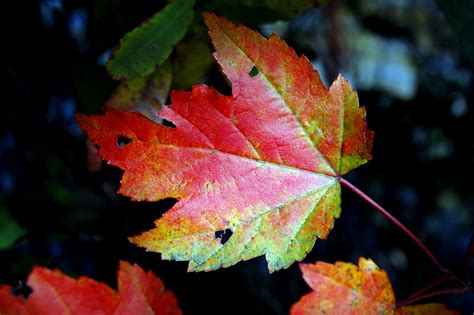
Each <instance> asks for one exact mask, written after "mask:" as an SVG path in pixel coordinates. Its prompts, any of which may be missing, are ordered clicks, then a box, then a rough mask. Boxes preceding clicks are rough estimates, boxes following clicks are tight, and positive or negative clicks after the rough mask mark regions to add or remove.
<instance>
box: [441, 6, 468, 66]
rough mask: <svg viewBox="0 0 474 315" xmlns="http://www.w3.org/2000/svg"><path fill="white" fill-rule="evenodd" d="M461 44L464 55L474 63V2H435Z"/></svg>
mask: <svg viewBox="0 0 474 315" xmlns="http://www.w3.org/2000/svg"><path fill="white" fill-rule="evenodd" d="M435 2H436V4H437V5H438V7H439V9H440V10H441V11H443V13H444V16H445V17H446V20H447V21H448V23H449V25H450V26H451V28H452V30H453V31H454V32H455V33H456V35H457V37H458V38H459V41H460V42H461V45H462V48H463V49H464V53H465V54H466V56H467V57H468V58H470V60H471V62H472V63H474V1H472V0H435Z"/></svg>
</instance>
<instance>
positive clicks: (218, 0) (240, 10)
mask: <svg viewBox="0 0 474 315" xmlns="http://www.w3.org/2000/svg"><path fill="white" fill-rule="evenodd" d="M327 2H329V0H206V1H204V7H205V8H206V9H207V10H209V11H212V12H214V13H218V14H221V15H224V16H225V17H227V18H229V19H230V20H232V21H234V22H239V23H245V24H259V23H266V22H272V21H276V20H289V19H292V18H294V17H295V16H297V15H298V14H300V13H301V12H302V11H303V10H305V9H307V8H310V7H314V6H318V5H324V4H326V3H327Z"/></svg>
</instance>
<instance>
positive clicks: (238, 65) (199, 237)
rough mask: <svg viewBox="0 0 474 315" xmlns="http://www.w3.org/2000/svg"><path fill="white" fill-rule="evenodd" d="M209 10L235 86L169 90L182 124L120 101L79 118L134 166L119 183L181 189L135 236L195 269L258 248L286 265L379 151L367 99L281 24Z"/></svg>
mask: <svg viewBox="0 0 474 315" xmlns="http://www.w3.org/2000/svg"><path fill="white" fill-rule="evenodd" d="M205 20H206V23H207V25H208V27H209V30H210V31H209V33H210V36H211V39H212V41H213V43H214V46H215V47H216V53H215V54H214V56H215V58H216V59H217V61H218V62H219V64H220V65H221V67H222V70H223V72H224V74H225V75H226V76H227V78H228V79H229V80H230V81H231V83H232V96H223V95H221V94H219V93H218V92H216V91H215V90H214V89H212V88H209V87H207V86H205V85H196V86H194V87H193V88H192V91H191V92H183V91H174V92H172V94H171V99H172V105H171V106H169V107H168V106H165V107H164V108H163V109H162V111H161V112H160V114H159V117H160V118H163V119H165V120H167V121H170V122H172V123H173V124H174V125H175V126H176V128H168V127H165V126H162V125H158V124H156V123H154V122H152V121H151V120H149V119H146V118H145V117H143V116H141V115H138V114H135V113H130V112H125V111H116V110H109V111H107V112H106V114H105V115H104V116H93V117H87V116H84V115H78V116H77V120H78V122H79V124H80V126H81V127H82V128H83V129H84V130H85V131H86V132H87V133H88V135H89V138H90V139H91V140H92V141H93V142H95V143H96V144H98V145H99V146H100V150H99V155H100V156H101V157H102V158H103V159H105V160H107V161H109V163H110V164H113V165H115V166H118V167H120V168H121V169H123V170H124V171H125V172H124V175H123V178H122V181H121V183H122V185H121V187H120V190H119V193H122V194H124V195H126V196H129V197H131V198H132V200H138V201H141V200H147V201H157V200H160V199H163V198H167V197H174V198H179V199H180V200H179V201H178V203H177V204H176V205H175V206H174V208H173V209H171V210H170V211H168V212H167V213H165V214H164V215H163V216H162V217H161V218H160V219H159V220H157V221H156V222H155V224H156V228H155V229H153V230H151V231H149V232H145V233H143V234H141V235H138V236H136V237H133V238H131V241H132V242H133V243H135V244H137V245H139V246H142V247H145V248H147V250H150V251H155V252H160V253H161V254H162V258H163V259H175V260H188V261H189V262H190V263H189V270H190V271H202V270H214V269H217V268H220V267H227V266H230V265H233V264H235V263H237V262H239V261H240V260H247V259H251V258H254V257H257V256H260V255H265V256H266V259H267V261H268V267H269V269H270V271H274V270H278V269H281V268H286V267H288V266H289V265H291V264H292V263H293V262H294V261H300V260H302V259H303V258H304V257H305V255H306V254H307V253H308V252H309V251H310V250H311V249H312V247H313V246H314V243H315V241H316V238H322V239H325V238H326V237H327V235H328V233H329V231H330V230H331V228H332V227H333V224H334V219H335V218H337V217H339V214H340V185H339V179H340V176H341V174H344V173H346V172H348V171H350V170H351V169H353V168H355V167H357V166H359V165H361V164H363V163H365V162H367V161H368V160H369V159H370V158H371V156H370V149H371V144H372V136H373V135H372V132H371V131H367V130H366V123H365V110H364V109H363V108H361V107H359V104H358V98H357V94H356V92H355V91H354V90H352V88H351V87H350V85H349V83H348V82H347V81H346V80H345V79H343V78H342V76H340V77H339V78H338V79H337V80H336V81H335V82H334V83H333V85H332V86H331V88H330V89H329V90H328V89H327V88H326V87H325V86H324V85H323V84H322V82H321V80H320V78H319V75H318V73H317V71H316V70H314V69H313V68H312V65H311V63H310V62H309V61H308V59H306V57H304V56H302V57H298V56H297V55H296V53H295V52H294V51H293V50H292V49H291V48H289V47H288V46H287V45H286V44H285V43H284V42H283V41H282V40H281V39H280V38H278V37H277V36H276V35H272V36H271V37H270V38H269V39H268V40H267V39H265V38H264V37H262V36H261V35H260V34H258V33H256V32H254V31H252V30H250V29H248V28H246V27H244V26H236V25H234V24H232V23H230V22H228V21H226V20H225V19H224V18H219V17H217V16H215V15H212V14H205ZM121 140H126V141H121ZM229 237H230V238H229Z"/></svg>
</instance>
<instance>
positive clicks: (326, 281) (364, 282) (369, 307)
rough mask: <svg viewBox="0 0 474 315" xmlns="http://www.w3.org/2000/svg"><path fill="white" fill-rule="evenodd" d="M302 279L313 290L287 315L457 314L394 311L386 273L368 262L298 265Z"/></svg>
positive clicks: (419, 308)
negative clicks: (357, 264) (357, 263)
mask: <svg viewBox="0 0 474 315" xmlns="http://www.w3.org/2000/svg"><path fill="white" fill-rule="evenodd" d="M300 268H301V271H302V272H303V278H304V280H305V281H306V283H307V284H308V285H309V286H310V287H311V289H313V292H311V293H308V294H306V295H304V296H303V297H302V298H301V299H300V300H299V301H298V302H297V303H295V304H294V305H293V307H292V308H291V311H290V314H291V315H305V314H308V315H309V314H398V315H409V314H411V315H423V314H439V315H441V314H446V315H449V314H458V312H455V311H451V310H448V309H447V308H446V306H444V305H443V304H435V303H432V304H424V305H411V306H403V307H400V308H397V307H396V305H395V295H394V293H393V290H392V285H391V284H390V280H389V279H388V276H387V273H386V272H385V271H384V270H380V269H379V268H378V267H377V265H376V264H375V263H374V262H373V261H372V260H371V259H365V258H359V266H358V267H357V266H355V265H353V264H351V263H345V262H336V263H335V264H328V263H324V262H319V261H318V262H316V263H315V264H300Z"/></svg>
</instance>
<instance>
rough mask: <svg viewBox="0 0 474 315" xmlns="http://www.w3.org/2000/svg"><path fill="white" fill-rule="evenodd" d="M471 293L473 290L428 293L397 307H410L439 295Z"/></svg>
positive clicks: (443, 290) (462, 289)
mask: <svg viewBox="0 0 474 315" xmlns="http://www.w3.org/2000/svg"><path fill="white" fill-rule="evenodd" d="M471 291H472V288H448V289H440V290H438V291H435V292H431V293H428V294H425V295H422V296H419V297H415V298H413V299H410V300H405V301H404V303H403V304H402V303H400V305H398V304H397V306H398V307H400V306H405V305H408V304H412V303H415V302H418V301H421V300H426V299H429V298H432V297H435V296H439V295H460V294H465V293H467V292H471Z"/></svg>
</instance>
